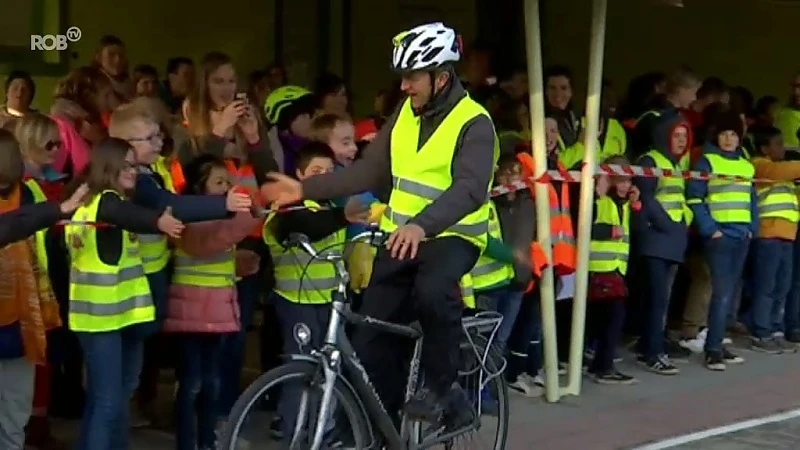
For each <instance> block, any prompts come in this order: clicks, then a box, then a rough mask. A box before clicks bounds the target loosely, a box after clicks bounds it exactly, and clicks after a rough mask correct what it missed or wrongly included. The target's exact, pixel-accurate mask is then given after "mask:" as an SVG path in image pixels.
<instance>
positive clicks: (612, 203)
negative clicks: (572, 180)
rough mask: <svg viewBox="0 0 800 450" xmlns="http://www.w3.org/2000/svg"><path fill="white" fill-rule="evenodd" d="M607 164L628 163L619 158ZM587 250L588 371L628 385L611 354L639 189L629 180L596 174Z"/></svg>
mask: <svg viewBox="0 0 800 450" xmlns="http://www.w3.org/2000/svg"><path fill="white" fill-rule="evenodd" d="M606 163H607V164H620V165H628V164H629V163H628V161H627V160H626V159H625V158H624V157H620V156H617V157H612V158H609V159H608V160H607V161H606ZM595 191H596V197H595V207H594V211H593V217H594V218H593V224H592V236H591V242H590V244H589V245H590V250H589V293H588V299H589V300H590V301H589V304H588V305H587V313H586V324H587V326H586V328H587V331H586V342H587V343H588V344H590V345H592V344H594V348H595V352H594V358H593V359H592V363H591V366H590V367H589V373H590V374H591V375H592V376H593V377H594V380H595V381H596V382H598V383H600V384H632V383H635V382H636V379H635V378H633V377H632V376H630V375H626V374H624V373H622V372H620V371H619V370H617V369H616V368H615V367H614V353H615V350H616V347H617V343H618V341H619V338H620V335H621V334H622V325H623V321H624V317H625V300H626V298H627V296H628V290H627V287H626V285H625V274H626V273H627V271H628V258H629V256H630V236H631V224H632V221H633V218H632V212H633V211H635V210H636V209H638V208H639V190H638V189H637V188H636V187H635V186H632V185H631V179H630V177H625V176H618V177H613V178H609V177H608V176H605V175H603V176H600V177H598V179H597V185H596V188H595Z"/></svg>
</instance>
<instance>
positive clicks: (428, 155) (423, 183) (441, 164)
mask: <svg viewBox="0 0 800 450" xmlns="http://www.w3.org/2000/svg"><path fill="white" fill-rule="evenodd" d="M481 115H483V116H486V117H487V118H488V117H489V115H488V113H487V112H486V110H485V109H483V107H482V106H480V105H479V104H478V103H476V102H475V101H474V100H472V99H471V98H470V97H469V96H465V97H464V98H462V99H461V100H460V101H459V102H458V104H457V105H456V106H455V107H454V108H453V109H452V110H451V111H450V112H449V113H448V114H447V116H446V117H445V118H444V120H443V121H442V122H441V124H439V126H438V127H437V128H436V130H435V131H434V132H433V134H432V135H431V136H430V138H429V139H428V140H427V141H426V142H425V145H423V146H422V148H421V149H419V133H420V119H419V117H416V116H415V115H414V113H413V111H412V110H411V101H410V100H406V102H405V103H404V104H403V106H402V107H401V109H400V113H399V114H398V117H397V121H396V122H395V125H394V128H393V129H392V133H391V144H390V145H391V151H390V153H391V154H390V157H391V171H392V176H393V178H392V192H391V195H390V197H389V204H388V205H387V207H386V210H385V211H384V214H383V216H382V217H381V220H380V228H381V230H383V231H386V232H392V231H394V230H395V229H397V228H398V227H399V226H402V225H405V224H406V223H408V221H409V220H410V219H411V218H413V217H414V216H416V215H417V214H419V213H420V212H421V211H422V210H423V209H425V207H427V206H428V205H429V204H431V203H432V202H433V201H434V200H435V199H437V198H438V197H439V196H440V195H441V194H442V193H443V192H444V191H445V190H447V189H448V188H449V187H450V185H451V184H452V182H453V178H452V171H451V168H452V167H451V166H452V164H453V155H454V153H455V151H456V145H457V144H458V138H459V135H460V133H461V130H462V129H463V128H464V125H466V124H467V123H469V122H470V121H471V120H472V119H474V118H475V117H477V116H481ZM418 149H419V150H418ZM487 151H488V149H487ZM499 151H500V149H499V147H498V142H497V139H495V140H494V148H493V152H494V155H493V164H496V163H497V157H498V155H499ZM490 187H491V181H490V182H489V183H488V184H487V185H486V202H485V203H484V204H483V205H482V206H481V207H480V208H478V209H477V210H476V211H473V212H472V213H469V214H467V215H466V216H464V217H462V218H461V220H459V221H458V222H457V223H456V224H454V225H453V226H451V227H449V228H448V229H447V230H445V231H444V232H442V233H441V234H439V236H437V237H440V236H458V237H461V238H463V239H465V240H467V241H469V242H472V243H473V244H475V245H476V246H478V247H479V248H480V249H481V250H482V249H483V248H485V247H486V240H487V237H486V236H487V233H488V220H489V204H488V201H489V188H490Z"/></svg>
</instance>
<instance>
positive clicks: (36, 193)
mask: <svg viewBox="0 0 800 450" xmlns="http://www.w3.org/2000/svg"><path fill="white" fill-rule="evenodd" d="M25 186H27V187H28V189H30V191H31V195H32V196H33V202H34V203H44V202H46V201H47V196H46V195H45V193H44V191H43V190H42V187H41V186H39V183H37V182H36V180H34V179H29V180H25ZM33 236H34V238H33V239H34V242H35V244H36V262H37V263H39V284H40V285H41V286H42V287H44V288H48V289H49V287H50V276H49V275H48V273H49V272H48V267H49V266H48V264H49V260H48V257H47V246H46V244H45V243H46V241H45V238H46V236H47V228H45V229H42V230H39V231H37V232H36V233H35V234H34V235H33Z"/></svg>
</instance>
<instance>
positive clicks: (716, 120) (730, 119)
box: [712, 109, 744, 141]
mask: <svg viewBox="0 0 800 450" xmlns="http://www.w3.org/2000/svg"><path fill="white" fill-rule="evenodd" d="M712 127H713V130H714V131H713V132H714V140H716V136H717V135H719V134H720V133H722V132H723V131H733V132H734V133H736V135H737V136H739V140H740V141H741V139H742V137H743V136H744V123H742V118H741V117H740V116H739V114H737V113H736V112H735V111H733V110H731V109H725V110H723V111H719V112H718V113H717V114H715V116H714V117H713V120H712Z"/></svg>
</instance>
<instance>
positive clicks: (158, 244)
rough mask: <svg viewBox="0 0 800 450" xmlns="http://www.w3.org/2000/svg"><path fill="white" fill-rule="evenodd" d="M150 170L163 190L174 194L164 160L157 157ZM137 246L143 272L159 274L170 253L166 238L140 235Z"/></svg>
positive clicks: (158, 235)
mask: <svg viewBox="0 0 800 450" xmlns="http://www.w3.org/2000/svg"><path fill="white" fill-rule="evenodd" d="M151 170H152V171H153V172H155V173H157V174H159V175H161V178H162V179H163V180H164V189H166V190H168V191H170V192H173V193H174V192H175V187H174V186H173V184H172V174H171V173H170V171H169V167H167V163H166V159H165V158H164V157H163V156H159V157H158V159H157V160H156V162H155V163H154V164H153V165H152V167H151ZM139 246H140V250H141V252H142V262H143V263H144V271H145V272H146V273H148V274H151V273H156V272H160V271H161V270H163V269H164V268H165V267H167V264H169V258H170V256H172V255H171V252H170V250H169V243H168V241H167V236H165V235H163V234H161V233H159V234H140V235H139Z"/></svg>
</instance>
